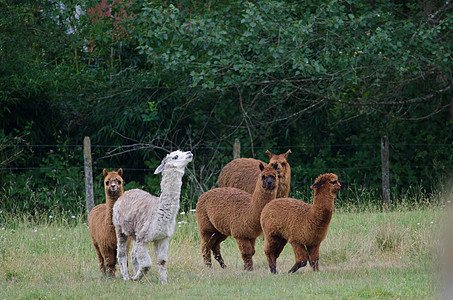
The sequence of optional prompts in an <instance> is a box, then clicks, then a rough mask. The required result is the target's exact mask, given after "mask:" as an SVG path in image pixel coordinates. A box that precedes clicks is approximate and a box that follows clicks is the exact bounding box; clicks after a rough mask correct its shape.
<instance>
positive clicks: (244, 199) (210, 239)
mask: <svg viewBox="0 0 453 300" xmlns="http://www.w3.org/2000/svg"><path fill="white" fill-rule="evenodd" d="M277 167H278V166H277V165H276V164H275V165H268V166H266V167H264V165H263V164H259V167H257V168H259V170H261V172H260V173H259V175H257V177H259V179H258V180H255V184H256V188H255V191H254V193H253V195H251V194H249V193H247V192H245V191H243V190H240V189H237V188H232V187H223V188H216V189H212V190H209V191H207V192H206V193H204V194H203V195H201V196H200V198H199V199H198V203H197V209H196V215H197V222H198V228H199V230H200V236H201V251H202V254H203V260H204V263H205V264H206V265H207V266H209V267H210V266H211V251H212V252H213V254H214V258H215V259H216V260H217V261H218V262H219V264H220V266H221V267H222V268H225V267H226V265H225V263H224V262H223V259H222V256H221V254H220V243H221V242H223V241H224V240H225V239H226V238H227V237H228V236H232V237H233V238H235V239H236V242H237V244H238V247H239V250H240V251H241V255H242V259H243V260H244V269H245V270H253V260H252V257H253V255H254V254H255V240H256V238H257V237H258V236H260V235H261V234H262V233H263V232H262V230H261V225H260V215H261V211H262V209H263V207H264V206H265V205H266V204H267V203H269V201H271V200H272V199H275V196H276V194H277V188H278V174H277Z"/></svg>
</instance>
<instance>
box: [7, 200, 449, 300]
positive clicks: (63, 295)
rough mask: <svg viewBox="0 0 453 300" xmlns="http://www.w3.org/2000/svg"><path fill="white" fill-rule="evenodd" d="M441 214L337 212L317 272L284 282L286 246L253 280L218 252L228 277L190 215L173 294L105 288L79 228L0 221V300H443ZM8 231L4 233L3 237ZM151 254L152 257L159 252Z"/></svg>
mask: <svg viewBox="0 0 453 300" xmlns="http://www.w3.org/2000/svg"><path fill="white" fill-rule="evenodd" d="M447 215H448V214H447V211H446V209H442V208H440V207H433V208H423V209H417V210H406V209H400V210H397V211H392V212H386V213H384V212H378V211H371V210H370V211H366V212H358V213H357V212H335V213H334V215H333V218H332V222H331V225H330V228H329V233H328V235H327V237H326V239H325V240H324V242H323V243H322V244H321V251H320V272H316V273H315V272H313V271H312V270H311V268H310V267H305V268H302V269H300V270H299V271H298V272H297V273H295V274H287V273H286V272H287V271H288V270H289V269H290V268H291V266H292V264H293V263H294V257H293V254H292V249H291V247H290V246H289V245H287V246H286V248H285V249H284V251H283V253H282V255H281V256H280V258H279V259H278V261H277V269H278V271H279V274H278V275H271V274H270V273H269V271H268V266H267V261H266V257H265V255H264V253H263V245H264V239H263V237H260V238H259V239H258V241H257V245H256V254H255V256H254V263H255V270H254V271H253V272H246V271H243V270H242V268H243V264H242V259H241V258H240V254H239V251H238V249H237V246H236V243H235V241H234V240H233V239H231V238H228V239H227V240H226V241H225V242H224V243H223V244H222V253H223V257H224V259H225V263H226V264H227V265H228V268H227V269H225V270H223V269H221V268H220V267H219V265H218V264H217V262H216V261H213V268H212V269H208V268H206V267H205V266H204V265H203V263H202V258H201V253H200V249H199V236H198V231H197V229H196V226H197V225H196V221H195V217H194V213H187V214H186V215H180V216H178V221H180V222H182V223H181V224H180V225H181V227H177V228H176V232H175V235H174V236H173V238H172V241H171V245H170V251H169V261H168V282H169V283H168V285H166V286H161V285H160V284H159V278H158V274H157V272H156V269H155V268H153V269H151V271H150V272H149V273H148V274H147V275H146V277H145V278H144V279H143V280H142V281H141V282H124V281H123V280H122V278H121V277H120V274H119V271H117V275H116V278H114V279H110V278H104V277H103V276H101V275H100V272H99V270H98V263H97V258H96V255H95V251H94V248H93V247H92V245H91V241H90V236H89V233H88V228H87V226H86V224H85V223H83V219H82V218H80V217H77V218H75V219H73V218H71V217H69V218H64V217H59V216H52V218H50V217H49V216H41V218H40V219H39V220H38V221H29V218H26V217H23V218H19V217H17V216H7V215H6V216H5V214H3V215H2V217H1V218H0V220H1V223H0V299H44V298H45V299H134V298H135V299H138V298H179V299H180V298H184V299H196V298H204V299H212V298H216V299H225V298H255V299H279V298H281V299H283V298H284V299H291V298H294V299H301V298H303V299H360V298H363V299H368V298H375V299H438V298H439V297H440V292H441V288H442V284H441V276H440V275H439V272H440V271H439V270H440V269H441V267H440V266H441V264H440V263H439V257H440V256H439V255H440V248H441V247H442V245H443V242H442V235H441V232H442V228H443V223H444V220H445V218H446V216H447ZM3 228H4V229H3ZM150 253H151V254H152V257H153V254H154V252H153V250H152V249H151V251H150Z"/></svg>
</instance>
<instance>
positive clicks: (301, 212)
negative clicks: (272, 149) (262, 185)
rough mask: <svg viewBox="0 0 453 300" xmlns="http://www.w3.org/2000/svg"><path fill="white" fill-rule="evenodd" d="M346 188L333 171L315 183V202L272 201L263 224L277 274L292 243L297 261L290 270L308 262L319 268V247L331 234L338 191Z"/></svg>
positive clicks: (267, 250)
mask: <svg viewBox="0 0 453 300" xmlns="http://www.w3.org/2000/svg"><path fill="white" fill-rule="evenodd" d="M343 187H344V184H343V183H342V182H340V181H339V180H338V176H337V175H335V174H332V173H327V174H324V175H320V176H319V177H318V178H317V179H316V181H315V183H314V184H313V185H312V186H311V188H312V189H313V190H314V197H313V205H311V204H308V203H305V202H303V201H300V200H297V199H293V198H281V199H275V200H273V201H271V202H270V203H269V204H268V205H266V207H264V209H263V211H262V213H261V226H262V228H263V232H264V235H265V237H266V241H265V244H264V252H265V254H266V258H267V261H268V263H269V268H270V271H271V272H272V273H274V274H275V273H277V258H278V256H279V255H280V253H281V252H282V250H283V248H284V247H285V245H286V243H287V242H288V243H290V244H291V246H292V247H293V251H294V256H295V259H296V263H295V264H294V266H293V267H292V268H291V270H289V272H290V273H294V272H296V271H297V270H298V269H299V268H300V267H304V266H305V265H306V264H307V261H309V262H310V265H311V266H312V267H313V270H314V271H318V270H319V267H318V261H319V246H320V245H321V242H322V241H323V240H324V238H325V237H326V235H327V230H328V228H329V223H330V219H331V218H332V212H333V207H334V205H333V201H334V199H335V195H336V193H337V192H338V191H339V190H340V189H342V188H343Z"/></svg>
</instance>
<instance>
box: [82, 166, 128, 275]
mask: <svg viewBox="0 0 453 300" xmlns="http://www.w3.org/2000/svg"><path fill="white" fill-rule="evenodd" d="M102 173H103V174H104V190H105V199H106V201H105V203H102V204H99V205H96V206H95V207H94V208H93V209H92V210H91V212H90V214H89V215H88V226H89V228H90V235H91V241H92V242H93V245H94V249H95V250H96V254H97V256H98V260H99V269H100V270H101V272H102V273H103V274H105V272H106V269H107V268H108V275H110V276H115V266H116V244H117V243H116V233H115V227H114V226H113V223H112V209H113V205H114V204H115V202H116V200H117V199H118V198H119V197H120V196H121V195H122V194H123V192H124V189H123V178H122V177H121V176H122V175H123V169H119V170H118V172H115V171H113V172H107V170H106V169H104V170H103V172H102Z"/></svg>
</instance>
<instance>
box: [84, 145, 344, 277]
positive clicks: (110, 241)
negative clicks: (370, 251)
mask: <svg viewBox="0 0 453 300" xmlns="http://www.w3.org/2000/svg"><path fill="white" fill-rule="evenodd" d="M266 153H267V154H268V156H269V163H265V162H263V161H260V160H257V159H252V158H238V159H234V160H233V161H231V162H229V163H228V164H227V165H225V166H224V168H223V169H222V171H221V172H220V174H219V178H218V186H219V187H218V188H214V189H211V190H209V191H207V192H205V193H203V194H202V195H201V196H200V197H199V199H198V202H197V206H196V217H197V223H198V228H199V232H200V238H201V253H202V257H203V262H204V264H205V265H207V266H208V267H211V266H212V264H211V252H212V254H213V255H214V258H215V260H217V261H218V263H219V264H220V267H222V268H226V265H225V262H224V260H223V258H222V255H221V253H220V244H221V243H222V242H223V241H224V240H225V239H226V238H227V237H228V236H231V237H233V238H234V239H235V240H236V243H237V245H238V248H239V251H240V252H241V256H242V259H243V261H244V269H245V270H248V271H252V270H253V259H252V258H253V255H254V254H255V241H256V238H257V237H259V236H260V235H262V234H264V236H265V244H264V253H265V255H266V258H267V261H268V264H269V269H270V272H271V273H273V274H276V273H277V258H278V257H279V255H280V253H281V252H282V251H283V248H284V247H285V245H286V244H287V243H289V244H290V245H291V246H292V249H293V252H294V257H295V264H294V266H293V267H292V268H291V269H290V270H289V272H290V273H294V272H296V271H297V270H298V269H299V268H301V267H304V266H306V265H307V262H308V263H309V264H310V266H311V267H312V268H313V271H318V270H319V266H318V261H319V247H320V245H321V242H322V241H323V240H324V238H325V237H326V235H327V230H328V228H329V223H330V220H331V218H332V213H333V208H334V199H335V196H336V194H337V192H338V191H340V190H341V189H342V188H343V187H344V184H343V183H342V182H341V181H340V180H339V179H338V176H337V175H335V174H333V173H326V174H323V175H320V176H318V178H316V180H315V182H314V183H313V184H312V185H311V188H312V189H313V190H314V196H313V204H308V203H305V202H303V201H301V200H298V199H294V198H289V197H288V195H289V192H290V185H291V167H290V165H289V163H288V161H287V159H288V155H289V154H290V153H291V150H288V151H287V152H286V153H284V154H280V155H276V154H272V153H271V152H270V151H266ZM192 159H193V154H192V153H191V152H190V151H187V152H183V151H180V150H177V151H173V152H171V153H170V154H168V155H167V156H166V157H165V158H164V159H163V160H162V162H161V164H160V165H159V166H158V167H157V169H156V170H155V172H154V174H159V173H161V174H162V179H161V183H160V187H161V194H160V196H159V197H157V196H153V195H151V194H149V193H148V192H146V191H143V190H141V189H132V190H129V191H126V192H125V191H124V188H123V184H124V182H123V178H122V176H123V170H122V169H119V170H118V171H111V172H107V170H105V169H104V170H103V175H104V189H105V198H106V201H105V203H103V204H99V205H97V206H95V207H94V208H93V209H92V210H91V212H90V213H89V215H88V226H89V232H90V236H91V240H92V243H93V246H94V249H95V251H96V255H97V257H98V260H99V269H100V271H101V273H102V274H107V275H109V276H111V277H114V276H115V268H116V264H117V263H118V265H119V269H120V272H121V275H122V276H123V279H124V280H129V279H132V280H140V279H141V278H142V277H143V275H144V274H146V273H147V272H148V271H149V269H150V268H151V265H152V263H151V257H150V255H149V253H148V244H149V243H151V242H152V243H153V244H154V251H155V257H156V266H157V270H158V273H159V277H160V282H161V284H166V283H167V267H166V262H167V260H168V255H167V254H168V248H169V243H170V238H171V236H172V235H173V233H174V231H175V225H176V216H177V213H178V210H179V204H180V195H181V186H182V178H183V175H184V172H185V168H186V166H187V165H188V164H189V163H190V162H191V161H192ZM131 244H132V250H131V252H130V262H131V264H132V269H133V272H134V273H133V274H132V277H131V278H130V277H129V272H128V262H127V261H128V260H127V255H128V252H129V248H130V245H131Z"/></svg>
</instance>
